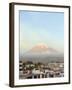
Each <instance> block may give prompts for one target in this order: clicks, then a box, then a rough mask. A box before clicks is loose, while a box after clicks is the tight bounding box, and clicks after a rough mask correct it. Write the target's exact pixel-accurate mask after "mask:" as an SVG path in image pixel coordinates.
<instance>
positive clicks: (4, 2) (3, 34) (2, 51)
mask: <svg viewBox="0 0 72 90" xmlns="http://www.w3.org/2000/svg"><path fill="white" fill-rule="evenodd" d="M13 1H14V2H30V3H31V2H32V3H35V2H36V3H43V4H44V3H46V4H47V3H48V4H60V5H71V15H72V0H0V90H1V89H4V90H5V89H7V90H9V89H12V88H10V87H9V86H8V80H9V2H13ZM71 21H72V19H71ZM71 29H72V27H71ZM71 33H72V32H71ZM71 37H72V36H71ZM71 63H72V62H71ZM71 68H72V66H71ZM71 75H72V72H71ZM71 81H72V80H71ZM14 89H16V90H18V89H19V90H23V89H25V90H33V89H35V90H37V89H42V90H47V89H49V90H53V89H55V90H57V89H60V90H62V89H63V90H68V89H69V90H71V89H72V83H71V84H70V85H55V86H44V87H42V86H39V87H24V88H14Z"/></svg>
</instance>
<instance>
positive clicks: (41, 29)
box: [19, 10, 64, 53]
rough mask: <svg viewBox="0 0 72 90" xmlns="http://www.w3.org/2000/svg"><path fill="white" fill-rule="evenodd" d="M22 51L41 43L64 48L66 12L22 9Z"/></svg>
mask: <svg viewBox="0 0 72 90" xmlns="http://www.w3.org/2000/svg"><path fill="white" fill-rule="evenodd" d="M19 16H20V52H21V53H22V52H26V51H28V50H29V49H31V48H32V47H34V46H35V45H37V44H39V43H43V44H46V45H47V46H48V47H51V48H54V49H56V50H58V51H60V52H63V50H64V13H55V12H34V11H24V10H23V11H20V12H19Z"/></svg>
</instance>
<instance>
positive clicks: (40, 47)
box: [29, 44, 57, 53]
mask: <svg viewBox="0 0 72 90" xmlns="http://www.w3.org/2000/svg"><path fill="white" fill-rule="evenodd" d="M29 53H57V50H55V49H53V48H50V47H48V46H47V45H46V44H37V45H36V46H34V47H33V48H32V49H30V50H29Z"/></svg>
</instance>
